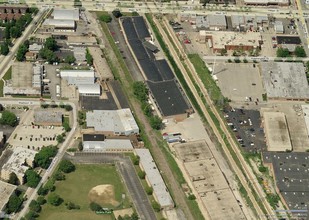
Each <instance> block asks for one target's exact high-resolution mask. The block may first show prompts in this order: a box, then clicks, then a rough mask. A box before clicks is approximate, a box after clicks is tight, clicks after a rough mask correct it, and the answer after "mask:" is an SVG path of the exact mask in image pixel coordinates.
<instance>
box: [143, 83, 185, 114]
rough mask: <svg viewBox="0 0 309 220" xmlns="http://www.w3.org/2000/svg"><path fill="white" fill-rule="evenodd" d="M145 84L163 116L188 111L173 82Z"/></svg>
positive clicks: (177, 86)
mask: <svg viewBox="0 0 309 220" xmlns="http://www.w3.org/2000/svg"><path fill="white" fill-rule="evenodd" d="M147 84H148V86H149V88H150V93H151V94H152V95H153V96H154V99H155V101H156V102H157V103H158V106H159V108H160V109H159V110H160V111H161V114H162V115H163V116H172V115H178V114H183V113H186V111H187V110H189V109H190V107H189V105H188V103H187V101H186V100H185V98H184V95H183V94H182V92H181V91H180V89H179V85H178V84H177V83H176V81H175V80H169V81H162V82H151V81H147Z"/></svg>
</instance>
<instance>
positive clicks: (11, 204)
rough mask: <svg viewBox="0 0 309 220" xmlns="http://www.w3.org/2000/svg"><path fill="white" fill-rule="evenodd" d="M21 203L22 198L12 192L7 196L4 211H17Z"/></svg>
mask: <svg viewBox="0 0 309 220" xmlns="http://www.w3.org/2000/svg"><path fill="white" fill-rule="evenodd" d="M22 203H23V200H22V199H21V198H20V197H19V196H17V195H16V192H15V193H13V194H12V195H11V197H10V198H9V201H8V203H7V205H6V212H7V213H8V214H11V213H13V212H17V211H18V210H19V209H20V207H21V205H22Z"/></svg>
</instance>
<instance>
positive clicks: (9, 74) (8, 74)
mask: <svg viewBox="0 0 309 220" xmlns="http://www.w3.org/2000/svg"><path fill="white" fill-rule="evenodd" d="M11 78H12V67H10V68H9V69H8V71H7V72H6V73H5V74H4V76H3V78H2V79H3V80H9V79H11ZM2 79H0V97H3V86H4V82H3V80H2Z"/></svg>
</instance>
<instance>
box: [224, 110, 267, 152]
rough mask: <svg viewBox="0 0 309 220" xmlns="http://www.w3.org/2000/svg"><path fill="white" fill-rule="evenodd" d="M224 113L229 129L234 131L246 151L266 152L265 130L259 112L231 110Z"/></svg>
mask: <svg viewBox="0 0 309 220" xmlns="http://www.w3.org/2000/svg"><path fill="white" fill-rule="evenodd" d="M224 113H225V115H224V117H225V118H226V120H227V123H228V125H229V127H230V128H231V129H232V130H233V131H234V133H235V136H236V139H237V140H238V142H239V144H240V145H241V146H242V149H243V150H244V151H246V152H261V151H266V142H265V135H264V129H263V128H262V127H261V117H260V112H259V111H255V110H243V109H229V110H225V112H224Z"/></svg>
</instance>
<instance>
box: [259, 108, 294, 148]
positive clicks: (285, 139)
mask: <svg viewBox="0 0 309 220" xmlns="http://www.w3.org/2000/svg"><path fill="white" fill-rule="evenodd" d="M263 118H264V131H265V135H266V143H267V149H268V151H276V152H285V151H287V150H288V151H291V150H292V144H291V140H290V134H289V130H288V125H287V121H286V118H285V114H284V113H283V112H267V111H265V112H264V113H263Z"/></svg>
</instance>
